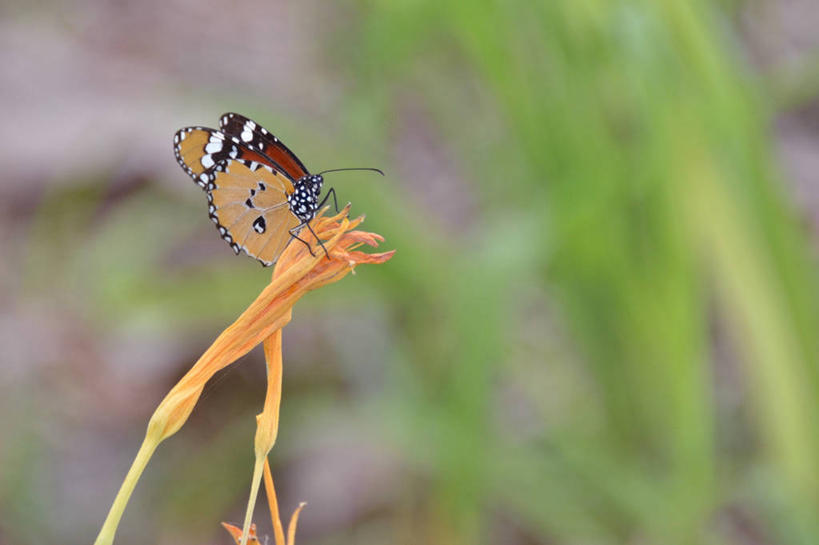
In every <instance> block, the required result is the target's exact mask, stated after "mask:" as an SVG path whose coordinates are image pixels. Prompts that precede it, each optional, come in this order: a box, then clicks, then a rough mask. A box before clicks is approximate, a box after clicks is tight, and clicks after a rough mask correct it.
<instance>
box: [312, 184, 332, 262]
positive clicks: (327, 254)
mask: <svg viewBox="0 0 819 545" xmlns="http://www.w3.org/2000/svg"><path fill="white" fill-rule="evenodd" d="M328 195H329V193H328ZM307 228H308V229H310V232H311V233H313V236H314V237H316V240H317V241H318V243H319V246H321V249H322V250H324V255H326V256H327V259H330V254H329V253H328V252H327V248H325V247H324V243H323V242H322V241H321V239H320V238H319V237H318V235H316V232H315V231H313V228H312V227H310V223H309V222H308V223H307ZM310 253H313V252H312V250H311V252H310ZM315 255H316V254H313V257H315Z"/></svg>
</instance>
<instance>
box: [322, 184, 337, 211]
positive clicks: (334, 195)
mask: <svg viewBox="0 0 819 545" xmlns="http://www.w3.org/2000/svg"><path fill="white" fill-rule="evenodd" d="M330 195H332V196H333V207H334V208H335V209H336V213H338V201H337V200H336V188H335V187H331V188H330V190H329V191H328V192H327V194H326V195H325V196H324V198H323V199H321V202H320V203H319V205H318V208H321V207H322V206H324V203H326V202H327V199H329V198H330Z"/></svg>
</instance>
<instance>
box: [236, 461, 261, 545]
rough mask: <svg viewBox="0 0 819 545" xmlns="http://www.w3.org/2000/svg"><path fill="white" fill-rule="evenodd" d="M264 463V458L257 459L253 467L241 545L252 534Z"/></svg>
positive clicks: (243, 544) (244, 543) (244, 544)
mask: <svg viewBox="0 0 819 545" xmlns="http://www.w3.org/2000/svg"><path fill="white" fill-rule="evenodd" d="M264 461H265V457H264V456H263V457H259V456H257V457H256V465H255V466H254V467H253V482H252V483H251V485H250V497H249V498H248V500H247V510H246V511H245V523H244V525H243V526H242V539H241V541H239V545H246V544H247V535H248V533H249V532H250V522H251V520H252V519H253V509H254V508H255V506H256V497H257V496H258V495H259V483H260V482H261V481H262V470H263V469H264Z"/></svg>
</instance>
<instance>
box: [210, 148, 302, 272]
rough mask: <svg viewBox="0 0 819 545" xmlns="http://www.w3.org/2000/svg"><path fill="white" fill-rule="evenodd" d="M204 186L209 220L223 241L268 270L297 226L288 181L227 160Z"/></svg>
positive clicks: (260, 166) (259, 168)
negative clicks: (207, 184)
mask: <svg viewBox="0 0 819 545" xmlns="http://www.w3.org/2000/svg"><path fill="white" fill-rule="evenodd" d="M209 187H210V189H209V190H208V202H209V209H208V211H209V214H210V218H211V220H212V221H213V222H214V223H215V224H216V227H217V229H219V234H220V235H222V238H223V239H224V240H225V242H227V243H228V244H230V246H231V248H233V251H234V252H236V253H237V254H238V253H239V251H240V250H241V251H244V252H245V253H246V254H247V255H249V256H251V257H254V258H256V259H257V260H259V261H260V262H261V263H262V265H264V266H266V267H267V266H270V265H273V264H274V263H275V262H276V260H277V259H278V257H279V255H280V254H281V253H282V251H283V250H284V249H285V247H287V244H288V243H289V242H290V240H291V239H292V236H291V232H290V231H291V230H293V229H295V228H296V227H298V226H299V225H300V223H301V222H300V221H299V219H298V218H297V217H296V215H295V214H293V213H292V212H291V211H290V206H289V204H288V202H287V196H288V195H289V194H290V193H292V192H293V184H292V182H291V181H290V180H289V179H288V178H287V177H286V176H284V175H283V174H281V173H280V172H278V171H276V170H275V169H273V168H271V167H269V166H268V165H265V164H261V163H256V162H254V163H247V162H246V161H244V160H237V159H231V158H228V159H226V160H224V161H223V162H221V163H219V164H218V165H216V166H215V167H214V170H213V181H212V182H210V183H209ZM293 232H294V233H295V232H296V231H293Z"/></svg>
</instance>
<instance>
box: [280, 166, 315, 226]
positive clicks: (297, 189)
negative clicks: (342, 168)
mask: <svg viewBox="0 0 819 545" xmlns="http://www.w3.org/2000/svg"><path fill="white" fill-rule="evenodd" d="M323 183H324V177H323V176H322V175H321V174H309V175H307V176H303V177H301V178H299V180H298V181H297V182H296V183H295V184H293V192H292V193H290V194H289V195H288V196H287V204H289V205H290V210H291V211H292V212H293V214H295V215H296V217H298V218H299V219H300V220H301V221H303V222H308V221H310V220H311V219H313V218H314V217H315V215H316V212H317V211H318V209H319V200H318V197H319V194H321V186H322V184H323Z"/></svg>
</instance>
